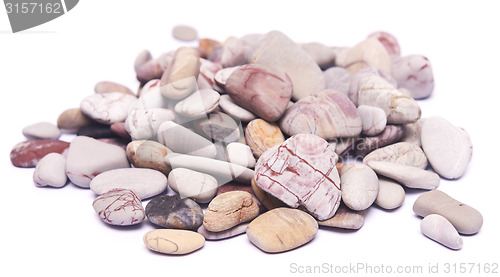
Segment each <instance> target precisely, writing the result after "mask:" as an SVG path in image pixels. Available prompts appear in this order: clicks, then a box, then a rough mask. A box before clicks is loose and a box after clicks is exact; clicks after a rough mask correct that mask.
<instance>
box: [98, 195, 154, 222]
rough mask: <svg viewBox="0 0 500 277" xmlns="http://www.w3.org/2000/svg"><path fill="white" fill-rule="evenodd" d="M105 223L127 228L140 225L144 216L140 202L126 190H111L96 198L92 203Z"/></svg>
mask: <svg viewBox="0 0 500 277" xmlns="http://www.w3.org/2000/svg"><path fill="white" fill-rule="evenodd" d="M92 206H93V207H94V210H95V211H96V213H97V214H98V215H99V217H100V218H101V220H102V221H103V222H105V223H108V224H111V225H117V226H129V225H135V224H139V223H141V222H142V221H143V220H144V218H145V216H146V214H145V213H144V208H143V207H142V203H141V200H140V199H139V197H137V195H135V193H134V192H133V191H131V190H128V189H113V190H110V191H108V192H106V193H103V194H101V195H100V196H98V197H97V198H96V199H95V200H94V202H93V203H92Z"/></svg>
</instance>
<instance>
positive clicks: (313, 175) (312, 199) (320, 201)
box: [255, 134, 341, 220]
mask: <svg viewBox="0 0 500 277" xmlns="http://www.w3.org/2000/svg"><path fill="white" fill-rule="evenodd" d="M337 159H338V156H337V154H336V153H335V149H333V148H332V147H331V146H330V145H329V144H328V142H326V141H325V140H324V139H322V138H320V137H318V136H316V135H312V134H298V135H294V136H292V137H290V138H289V139H287V140H286V141H285V142H284V143H282V144H280V145H277V146H275V147H273V148H271V149H269V150H268V151H266V152H265V153H264V154H263V155H262V156H261V157H260V159H259V160H258V162H257V164H256V165H255V182H256V183H257V185H258V186H259V187H260V188H262V189H263V190H264V191H266V192H268V193H269V194H271V195H273V196H275V197H276V198H278V199H280V200H281V201H283V202H284V203H286V204H287V205H289V206H290V207H293V208H297V207H302V208H304V209H305V210H307V211H309V212H310V213H311V214H312V215H313V216H314V217H316V218H317V219H319V220H325V219H328V218H330V217H332V216H333V215H334V214H335V212H336V211H337V208H338V207H339V204H340V197H341V191H340V178H339V174H338V171H337V168H336V166H335V165H336V163H337Z"/></svg>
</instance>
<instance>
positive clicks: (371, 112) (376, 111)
mask: <svg viewBox="0 0 500 277" xmlns="http://www.w3.org/2000/svg"><path fill="white" fill-rule="evenodd" d="M358 114H359V117H360V118H361V125H362V126H363V127H362V128H363V129H362V131H361V133H362V134H363V135H367V136H376V135H378V134H380V133H381V132H382V131H383V130H384V129H385V126H386V125H387V115H386V114H385V112H384V110H382V109H381V108H377V107H372V106H367V105H360V106H358Z"/></svg>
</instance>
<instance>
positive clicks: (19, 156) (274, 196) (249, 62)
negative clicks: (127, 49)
mask: <svg viewBox="0 0 500 277" xmlns="http://www.w3.org/2000/svg"><path fill="white" fill-rule="evenodd" d="M183 32H184V33H183ZM186 32H187V33H186ZM174 35H175V36H176V37H178V38H179V39H186V40H193V39H196V38H197V33H196V31H193V30H191V29H189V27H187V26H182V28H176V29H174ZM134 67H135V71H136V74H137V79H138V81H139V83H140V85H139V89H138V90H137V92H134V91H132V90H131V89H129V88H127V87H125V86H123V85H121V84H118V83H114V82H110V81H102V82H99V83H97V84H96V86H95V94H92V95H89V96H88V97H86V98H85V99H83V100H82V101H81V103H80V107H78V108H71V109H68V110H65V111H63V112H62V113H61V114H60V116H59V118H58V119H57V126H56V125H54V124H51V123H48V122H40V123H36V124H33V125H31V126H27V127H25V128H24V129H23V131H22V132H23V134H24V135H25V136H26V138H27V139H28V140H27V141H24V142H21V143H19V144H17V145H16V146H14V148H13V149H12V151H11V155H10V158H11V161H12V164H13V165H14V166H17V167H26V168H29V167H35V171H34V175H33V180H34V183H35V184H36V186H39V187H45V186H50V187H63V186H65V185H66V184H67V183H68V179H69V181H71V183H73V184H74V185H76V186H78V187H82V188H89V189H91V190H92V191H93V192H94V193H95V194H96V195H97V197H96V199H95V201H94V202H93V203H92V205H93V207H94V209H95V211H96V214H97V215H98V216H99V217H100V218H101V219H102V221H103V222H104V223H106V224H111V225H115V226H128V225H134V224H140V223H141V222H143V221H144V220H146V218H147V220H149V221H150V222H152V223H153V224H154V225H155V226H158V229H155V230H152V231H150V232H148V233H146V234H145V235H144V238H143V240H144V243H145V245H146V246H147V247H148V248H149V249H151V250H153V251H157V252H161V253H167V254H186V253H190V252H193V251H196V250H197V249H199V248H201V247H202V246H203V245H204V243H205V240H221V239H228V238H230V237H233V236H236V235H240V234H243V233H246V235H247V237H248V239H249V240H250V241H251V242H252V243H253V244H254V245H255V246H256V247H258V248H259V249H261V250H262V251H264V252H268V253H276V252H283V251H288V250H291V249H294V248H297V247H299V246H301V245H304V244H306V243H307V242H309V241H310V240H312V239H313V238H314V237H315V235H316V234H317V232H318V229H319V226H329V227H332V228H344V229H359V228H361V227H362V226H363V224H364V219H365V215H366V211H367V209H369V208H370V207H371V206H372V205H374V204H375V205H377V206H379V207H381V208H382V209H386V210H392V209H397V208H398V207H400V206H401V205H402V204H403V202H404V201H405V189H404V188H403V187H407V188H414V189H420V190H422V194H421V195H420V196H419V197H418V199H417V200H416V201H415V203H414V206H413V210H414V212H415V214H417V215H418V216H421V217H423V220H422V222H421V230H422V233H423V234H425V235H426V236H428V237H429V238H431V239H433V240H435V241H437V242H439V243H441V244H443V245H445V246H446V247H448V248H450V249H460V248H461V247H462V244H463V242H462V238H461V237H460V234H467V235H470V234H475V233H477V232H478V231H479V229H480V228H481V227H482V224H483V218H482V216H481V214H480V213H479V212H478V211H477V210H475V209H474V208H472V207H470V206H468V205H466V204H463V203H462V202H459V201H457V200H455V199H453V198H452V197H451V196H449V195H447V194H445V193H444V192H442V191H440V190H438V187H439V183H440V180H441V178H445V179H457V178H460V177H461V176H462V175H463V174H464V173H465V171H466V170H467V166H468V164H469V162H470V160H471V157H472V143H471V140H470V138H469V136H468V134H467V132H466V131H465V130H463V129H462V128H459V127H456V126H455V125H453V124H452V123H450V122H448V121H447V120H445V119H444V118H441V117H430V118H421V110H420V106H419V104H418V101H417V100H419V99H423V98H427V97H429V96H430V95H431V94H432V92H433V89H434V79H433V73H432V68H431V64H430V62H429V60H428V59H427V58H426V57H424V56H422V55H410V56H401V51H400V46H399V44H398V41H397V40H396V38H395V37H394V36H392V35H391V34H389V33H386V32H375V33H372V34H370V35H369V36H368V37H367V38H366V39H365V40H363V41H361V42H360V43H358V44H357V45H354V46H352V47H331V46H326V45H323V44H320V43H315V42H313V43H306V44H299V43H296V42H294V41H293V40H291V39H290V38H289V37H287V36H286V35H285V34H283V33H281V32H279V31H271V32H269V33H267V34H250V35H246V36H243V37H241V38H235V37H230V38H228V39H227V40H226V41H224V42H223V43H221V42H219V41H216V40H213V39H199V46H198V47H186V46H181V47H180V48H178V49H176V50H174V51H169V52H166V53H165V54H163V55H161V56H159V57H157V58H153V57H152V55H151V53H150V52H149V51H147V50H145V51H143V52H141V53H139V55H138V56H137V58H136V60H135V63H134ZM62 132H64V133H69V134H75V136H74V138H72V140H71V142H65V141H62V140H59V139H58V138H59V137H60V136H61V133H62ZM168 187H170V189H168ZM143 201H148V202H147V205H145V207H144V205H143Z"/></svg>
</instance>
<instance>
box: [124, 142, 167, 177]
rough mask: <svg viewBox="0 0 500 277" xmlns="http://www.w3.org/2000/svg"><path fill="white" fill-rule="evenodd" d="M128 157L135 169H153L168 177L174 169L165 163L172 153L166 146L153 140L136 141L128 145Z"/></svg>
mask: <svg viewBox="0 0 500 277" xmlns="http://www.w3.org/2000/svg"><path fill="white" fill-rule="evenodd" d="M126 150H127V157H128V159H129V161H130V163H131V164H132V165H133V166H134V167H138V168H151V169H154V170H158V171H160V172H161V173H163V174H165V176H168V174H169V173H170V171H171V170H172V168H171V167H170V166H168V165H167V164H166V163H165V156H167V154H168V153H171V152H172V151H170V150H169V149H168V148H167V147H166V146H165V145H163V144H161V143H159V142H156V141H152V140H134V141H131V142H130V143H129V144H128V145H127V149H126Z"/></svg>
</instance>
